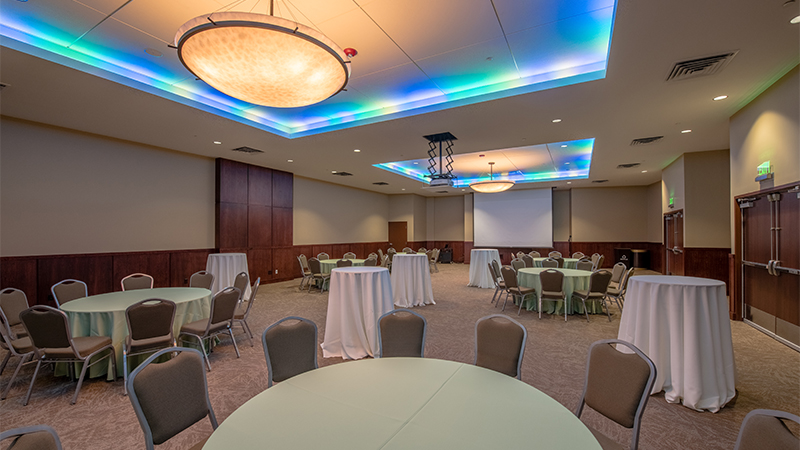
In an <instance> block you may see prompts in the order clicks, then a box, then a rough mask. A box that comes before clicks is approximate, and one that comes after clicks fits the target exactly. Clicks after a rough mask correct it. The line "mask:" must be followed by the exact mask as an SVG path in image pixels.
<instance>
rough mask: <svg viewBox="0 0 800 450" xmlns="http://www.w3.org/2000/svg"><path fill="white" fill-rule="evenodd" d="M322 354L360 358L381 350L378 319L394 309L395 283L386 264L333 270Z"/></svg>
mask: <svg viewBox="0 0 800 450" xmlns="http://www.w3.org/2000/svg"><path fill="white" fill-rule="evenodd" d="M330 283H331V284H330V294H329V295H328V317H327V319H326V320H325V340H324V341H323V342H322V356H324V357H325V358H332V357H341V358H344V359H359V358H364V357H366V356H374V355H376V354H377V353H379V350H380V348H379V346H378V319H379V318H380V317H381V316H382V315H383V314H385V313H387V312H389V311H391V310H392V309H393V307H392V283H391V279H390V278H389V270H388V269H386V268H384V267H341V268H338V269H333V271H331V281H330Z"/></svg>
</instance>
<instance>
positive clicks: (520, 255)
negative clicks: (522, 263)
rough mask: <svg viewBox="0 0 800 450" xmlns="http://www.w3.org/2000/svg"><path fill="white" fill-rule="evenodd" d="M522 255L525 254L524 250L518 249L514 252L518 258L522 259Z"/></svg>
mask: <svg viewBox="0 0 800 450" xmlns="http://www.w3.org/2000/svg"><path fill="white" fill-rule="evenodd" d="M523 256H525V252H523V251H518V252H517V254H516V257H517V258H519V259H522V257H523Z"/></svg>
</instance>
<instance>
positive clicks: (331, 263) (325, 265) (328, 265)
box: [319, 259, 366, 273]
mask: <svg viewBox="0 0 800 450" xmlns="http://www.w3.org/2000/svg"><path fill="white" fill-rule="evenodd" d="M350 261H353V266H363V265H364V261H366V259H351V260H350ZM337 262H339V260H338V259H321V260H320V261H319V266H320V269H321V270H322V273H331V270H333V269H335V268H336V263H337Z"/></svg>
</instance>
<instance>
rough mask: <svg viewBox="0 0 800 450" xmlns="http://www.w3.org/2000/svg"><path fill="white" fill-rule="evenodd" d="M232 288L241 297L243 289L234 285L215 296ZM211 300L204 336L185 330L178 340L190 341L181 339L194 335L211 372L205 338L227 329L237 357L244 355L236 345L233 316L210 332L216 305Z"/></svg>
mask: <svg viewBox="0 0 800 450" xmlns="http://www.w3.org/2000/svg"><path fill="white" fill-rule="evenodd" d="M231 289H235V290H236V291H238V292H239V297H241V295H242V294H241V291H240V290H239V288H236V287H232V286H231V287H227V288H225V289H223V290H221V291H219V292H217V294H216V295H215V296H214V297H215V298H216V297H217V296H218V295H220V294H222V293H224V292H228V291H229V290H231ZM211 301H212V308H211V313H210V314H209V316H208V323H207V324H206V331H205V332H204V333H203V336H198V335H196V334H194V333H185V332H183V331H181V332H179V334H178V340H179V341H181V342H189V341H187V340H185V339H181V336H192V337H194V338H196V339H197V341H198V342H199V343H200V348H201V349H202V350H203V359H204V360H205V362H206V367H207V368H208V371H209V372H211V362H210V361H209V360H208V350H206V346H205V344H204V343H203V340H204V339H210V338H213V337H216V336H219V335H220V334H224V333H225V331H227V332H228V334H229V335H230V336H231V341H233V349H234V350H236V357H237V358H241V357H242V355H241V354H239V346H238V345H236V338H234V337H233V316H231V319H230V320H229V321H228V325H227V326H226V327H225V328H223V329H221V330H219V331H215V332H213V333H211V334H209V331H208V329H209V328H211V318H212V317H214V306H216V305H215V302H214V300H213V299H212V300H211ZM233 313H234V314H236V309H234V310H233ZM211 344H212V343H211V341H209V346H211ZM209 350H210V348H209Z"/></svg>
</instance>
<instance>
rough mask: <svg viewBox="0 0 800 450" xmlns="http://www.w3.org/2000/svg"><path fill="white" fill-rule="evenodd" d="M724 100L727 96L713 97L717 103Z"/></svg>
mask: <svg viewBox="0 0 800 450" xmlns="http://www.w3.org/2000/svg"><path fill="white" fill-rule="evenodd" d="M726 98H728V96H727V95H718V96H716V97H714V101H715V102H718V101H720V100H725V99H726Z"/></svg>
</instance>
